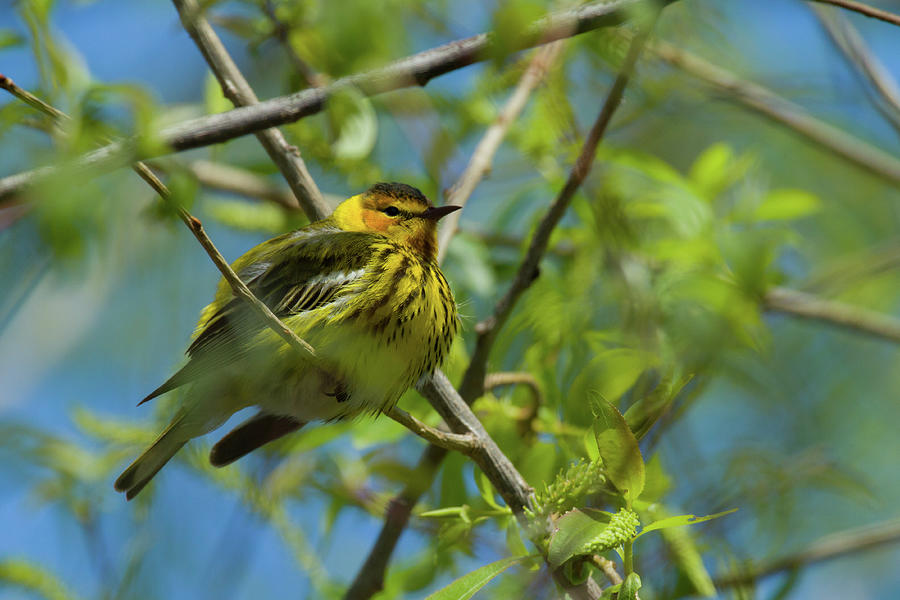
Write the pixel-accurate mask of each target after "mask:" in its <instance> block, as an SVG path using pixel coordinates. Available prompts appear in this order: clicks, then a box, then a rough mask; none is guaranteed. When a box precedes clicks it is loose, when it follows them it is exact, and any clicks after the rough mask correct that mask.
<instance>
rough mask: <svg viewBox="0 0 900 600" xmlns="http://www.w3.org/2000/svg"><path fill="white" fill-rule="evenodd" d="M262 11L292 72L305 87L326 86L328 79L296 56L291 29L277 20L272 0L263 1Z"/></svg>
mask: <svg viewBox="0 0 900 600" xmlns="http://www.w3.org/2000/svg"><path fill="white" fill-rule="evenodd" d="M262 9H263V12H265V13H266V16H267V17H268V18H269V21H271V22H272V30H273V33H274V34H275V37H277V38H278V41H279V42H280V43H281V45H282V47H283V48H284V51H285V54H287V56H288V60H290V61H291V64H293V65H294V70H295V71H296V72H297V73H298V74H299V75H300V76H301V77H302V78H303V81H304V82H305V83H306V85H307V86H308V87H322V86H323V85H327V84H328V78H327V77H325V76H323V75H322V74H321V73H319V72H318V71H316V70H315V69H314V68H313V67H312V65H310V64H309V63H308V62H306V61H305V60H303V59H302V58H300V55H299V54H297V51H296V50H295V49H294V45H293V44H291V28H290V26H289V25H288V24H287V23H285V22H284V21H282V20H281V19H279V18H278V14H277V10H276V8H275V5H274V4H273V3H272V0H265V2H263V4H262Z"/></svg>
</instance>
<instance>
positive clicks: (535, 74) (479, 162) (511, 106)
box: [438, 41, 563, 263]
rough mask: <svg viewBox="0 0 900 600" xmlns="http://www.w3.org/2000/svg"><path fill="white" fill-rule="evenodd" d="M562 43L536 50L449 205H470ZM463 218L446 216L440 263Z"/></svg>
mask: <svg viewBox="0 0 900 600" xmlns="http://www.w3.org/2000/svg"><path fill="white" fill-rule="evenodd" d="M562 44H563V42H561V41H560V42H554V43H552V44H548V45H546V46H544V47H543V48H541V49H539V50H537V51H536V52H535V53H534V56H533V57H532V59H531V62H529V63H528V66H527V67H525V73H523V74H522V77H521V78H519V83H518V84H516V89H515V90H513V93H512V94H511V95H510V97H509V99H508V100H507V101H506V104H504V105H503V108H502V109H500V112H499V113H498V114H497V118H496V119H494V122H493V123H492V124H491V126H490V127H488V129H487V131H485V132H484V135H483V136H482V138H481V140H480V141H479V142H478V145H477V146H476V147H475V150H474V152H472V156H471V158H469V162H468V164H467V165H466V168H465V170H464V171H463V173H462V175H460V176H459V179H457V180H456V183H454V184H453V185H452V186H451V187H450V189H449V190H448V191H447V194H446V197H445V203H446V204H454V205H456V206H465V205H466V202H467V201H468V200H469V196H471V195H472V192H473V191H475V187H476V186H477V185H478V184H479V183H480V182H481V180H482V179H484V176H485V175H487V173H488V172H489V171H490V170H491V164H492V163H493V159H494V154H496V153H497V149H499V148H500V144H501V143H502V142H503V138H504V137H506V132H507V131H509V127H510V125H512V123H513V121H515V120H516V119H517V118H518V117H519V114H521V112H522V109H523V108H525V103H526V102H527V101H528V97H529V96H530V95H531V92H532V90H534V88H536V87H537V86H538V84H539V83H540V82H541V80H542V79H543V78H544V75H546V73H547V70H548V69H549V68H550V67H551V66H552V65H553V63H554V62H555V61H556V57H557V56H559V53H560V51H561V50H562ZM459 217H460V211H457V212H455V213H451V214H450V215H448V216H447V218H446V219H444V221H445V222H444V223H443V224H442V225H441V228H440V230H439V231H438V263H440V262H441V261H443V259H444V255H445V254H446V253H447V246H449V245H450V240H451V239H452V238H453V235H454V234H455V233H456V231H457V228H458V226H459Z"/></svg>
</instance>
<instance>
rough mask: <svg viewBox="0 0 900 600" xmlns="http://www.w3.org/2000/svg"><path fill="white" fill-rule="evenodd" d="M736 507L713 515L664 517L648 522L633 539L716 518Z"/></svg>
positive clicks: (729, 512) (731, 511) (734, 509)
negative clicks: (651, 532) (649, 533)
mask: <svg viewBox="0 0 900 600" xmlns="http://www.w3.org/2000/svg"><path fill="white" fill-rule="evenodd" d="M736 511H737V509H736V508H732V509H731V510H724V511H722V512H717V513H715V514H713V515H706V516H705V517H696V516H694V515H678V516H675V517H666V518H665V519H660V520H659V521H654V522H653V523H650V524H649V525H647V526H646V527H644V528H643V529H641V532H640V533H639V534H637V535H636V536H635V538H634V539H638V538H639V537H641V536H642V535H644V534H645V533H648V532H650V531H655V530H657V529H667V528H669V527H681V526H682V525H693V524H694V523H702V522H703V521H711V520H713V519H718V518H719V517H724V516H725V515H730V514H731V513H733V512H736Z"/></svg>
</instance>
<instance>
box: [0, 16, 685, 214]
mask: <svg viewBox="0 0 900 600" xmlns="http://www.w3.org/2000/svg"><path fill="white" fill-rule="evenodd" d="M674 1H675V0H610V1H607V2H593V3H591V4H585V5H583V6H579V7H577V8H574V9H570V10H563V11H559V12H555V13H551V14H550V15H548V16H547V17H544V18H543V19H540V20H538V21H536V22H534V23H533V24H532V25H531V26H530V27H529V28H528V29H527V30H526V31H525V32H524V35H523V36H522V37H521V38H520V39H518V40H517V41H516V44H515V47H512V48H509V50H510V51H517V50H522V49H525V48H529V47H532V46H536V45H540V44H545V43H549V42H552V41H556V40H560V39H563V38H567V37H572V36H575V35H578V34H581V33H584V32H586V31H591V30H593V29H599V28H601V27H610V26H613V25H618V24H620V23H622V22H624V21H626V20H627V19H628V18H629V16H630V10H631V9H634V8H635V7H639V6H646V5H649V4H651V3H652V4H663V5H664V4H670V3H672V2H674ZM493 48H494V41H493V37H492V36H491V35H490V34H486V33H482V34H479V35H476V36H472V37H470V38H465V39H461V40H456V41H453V42H450V43H448V44H444V45H443V46H438V47H436V48H432V49H430V50H426V51H424V52H420V53H418V54H414V55H412V56H409V57H406V58H403V59H400V60H398V61H396V62H394V63H392V64H390V65H387V66H385V67H382V68H380V69H375V70H372V71H367V72H365V73H359V74H357V75H351V76H349V77H345V78H343V79H339V80H338V81H336V82H334V83H332V84H331V85H329V86H325V87H322V88H315V89H308V90H303V91H302V92H298V93H296V94H292V95H289V96H280V97H278V98H273V99H271V100H266V101H263V102H260V103H259V104H255V105H253V106H245V107H241V108H236V109H234V110H230V111H228V112H224V113H219V114H215V115H208V116H205V117H200V118H199V119H192V120H190V121H186V122H183V123H180V124H177V125H174V126H172V127H168V128H166V129H164V130H163V131H162V132H159V134H158V138H157V139H156V140H155V141H157V142H160V143H158V144H148V143H147V140H135V139H132V140H128V141H119V142H114V143H112V144H109V145H107V146H105V147H103V148H100V149H98V150H95V151H93V152H90V153H88V154H86V155H84V156H82V157H81V158H80V159H79V160H78V161H77V162H76V166H78V167H81V168H89V167H95V168H98V169H104V170H109V169H113V168H116V167H120V166H125V165H127V164H129V163H131V162H133V161H134V160H136V159H138V158H150V157H151V156H150V154H151V153H152V154H154V155H160V154H165V153H168V152H179V151H182V150H187V149H190V148H198V147H201V146H209V145H212V144H218V143H221V142H226V141H228V140H230V139H234V138H236V137H240V136H243V135H247V134H249V133H255V132H257V131H259V130H261V129H267V128H270V127H275V126H277V125H283V124H285V123H292V122H294V121H297V120H299V119H302V118H304V117H307V116H309V115H312V114H315V113H318V112H320V111H321V110H322V109H323V108H324V106H325V101H326V100H327V99H328V98H329V97H330V96H331V95H332V94H334V93H335V92H337V91H339V90H341V89H344V88H346V87H355V88H357V89H358V90H359V91H361V92H362V93H363V94H364V95H367V96H372V95H376V94H382V93H385V92H389V91H391V90H396V89H400V88H404V87H410V86H414V85H420V86H424V85H425V84H426V83H428V82H429V81H430V80H431V79H433V78H435V77H438V76H440V75H443V74H445V73H449V72H451V71H455V70H457V69H461V68H463V67H466V66H468V65H471V64H473V63H476V62H479V61H482V60H486V59H487V58H489V57H490V55H491V54H490V51H491V50H492V49H493ZM161 148H167V150H162V149H161ZM139 149H140V150H139ZM139 152H142V153H143V154H140V155H139ZM53 172H54V169H53V168H52V167H43V168H39V169H34V170H32V171H25V172H22V173H18V174H16V175H11V176H9V177H5V178H3V179H0V200H2V199H5V198H6V197H7V196H9V195H11V194H16V193H20V192H21V191H22V190H23V189H25V188H26V187H28V186H31V185H34V184H35V183H36V182H38V181H40V180H41V179H43V178H45V177H48V176H50V175H52V174H53Z"/></svg>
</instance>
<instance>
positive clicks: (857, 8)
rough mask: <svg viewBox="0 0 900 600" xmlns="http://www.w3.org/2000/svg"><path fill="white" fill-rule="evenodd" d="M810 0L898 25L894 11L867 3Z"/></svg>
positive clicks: (899, 20)
mask: <svg viewBox="0 0 900 600" xmlns="http://www.w3.org/2000/svg"><path fill="white" fill-rule="evenodd" d="M810 2H818V3H819V4H830V5H832V6H839V7H840V8H843V9H846V10H850V11H853V12H857V13H859V14H861V15H865V16H867V17H872V18H873V19H878V20H879V21H885V22H887V23H891V24H893V25H900V15H895V14H894V13H890V12H888V11H886V10H881V9H880V8H875V7H873V6H869V5H868V4H863V3H862V2H855V1H854V0H810Z"/></svg>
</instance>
